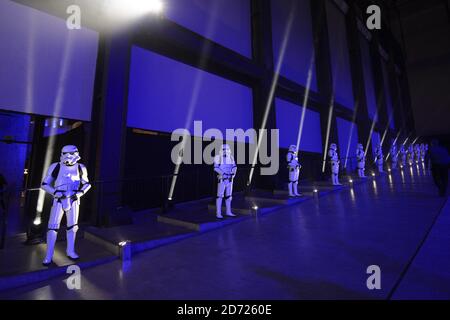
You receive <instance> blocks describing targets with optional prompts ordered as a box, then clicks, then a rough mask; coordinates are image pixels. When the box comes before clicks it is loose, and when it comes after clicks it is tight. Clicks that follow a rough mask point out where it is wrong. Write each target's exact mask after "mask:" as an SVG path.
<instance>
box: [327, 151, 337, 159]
mask: <svg viewBox="0 0 450 320" xmlns="http://www.w3.org/2000/svg"><path fill="white" fill-rule="evenodd" d="M329 155H330V158H331V161H337V160H338V154H337V152H336V151H334V150H330V153H329Z"/></svg>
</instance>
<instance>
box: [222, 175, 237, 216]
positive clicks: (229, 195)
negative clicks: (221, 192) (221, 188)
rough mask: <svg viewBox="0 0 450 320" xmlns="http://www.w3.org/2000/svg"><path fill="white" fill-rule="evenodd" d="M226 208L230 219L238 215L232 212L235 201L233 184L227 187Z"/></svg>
mask: <svg viewBox="0 0 450 320" xmlns="http://www.w3.org/2000/svg"><path fill="white" fill-rule="evenodd" d="M225 194H226V196H225V206H226V215H227V216H229V217H235V216H236V215H235V214H234V213H233V212H232V211H231V200H232V199H233V183H232V182H228V183H227V185H226V187H225Z"/></svg>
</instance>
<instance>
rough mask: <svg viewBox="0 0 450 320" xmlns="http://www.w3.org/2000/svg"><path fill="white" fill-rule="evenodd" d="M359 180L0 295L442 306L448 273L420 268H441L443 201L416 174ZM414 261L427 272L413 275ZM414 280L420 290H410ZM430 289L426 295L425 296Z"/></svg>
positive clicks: (448, 293) (448, 260) (446, 215)
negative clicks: (433, 301) (371, 280)
mask: <svg viewBox="0 0 450 320" xmlns="http://www.w3.org/2000/svg"><path fill="white" fill-rule="evenodd" d="M368 180H369V181H368V182H367V183H363V184H360V185H356V186H354V187H353V188H350V189H343V190H342V191H339V192H336V193H332V194H329V195H327V196H325V197H321V198H316V199H311V200H308V201H306V202H303V203H301V204H298V205H295V206H292V207H289V208H286V209H282V210H279V211H274V212H273V213H270V214H268V215H266V216H262V217H258V218H255V219H251V220H246V221H243V222H240V223H237V224H233V225H230V226H227V227H225V228H222V229H218V230H214V231H211V232H207V233H203V234H200V235H199V236H196V237H192V238H188V239H185V240H182V241H180V242H177V243H174V244H171V245H168V246H165V247H160V248H156V249H154V250H151V251H147V252H143V253H140V254H138V255H136V256H133V260H132V262H131V264H129V265H123V264H122V263H121V262H120V261H114V262H111V263H108V264H105V265H101V266H98V267H94V268H90V269H87V270H85V271H82V278H81V290H68V289H67V286H66V284H65V279H66V278H67V276H65V277H60V278H55V279H53V280H51V281H48V282H42V283H39V284H36V285H32V286H28V287H22V288H18V289H15V290H13V291H7V292H2V293H0V297H2V298H11V299H221V300H222V299H386V298H388V297H393V298H397V299H402V298H427V297H434V298H447V299H448V298H450V288H449V285H450V273H449V272H448V270H449V269H450V268H447V270H446V272H440V271H438V270H437V271H435V270H436V268H433V267H430V266H433V265H441V266H445V265H447V266H448V265H450V255H449V254H448V239H449V237H448V236H446V237H443V236H442V235H443V234H445V230H448V227H447V228H445V225H447V226H450V210H446V209H445V210H441V209H442V208H443V206H444V204H445V202H446V200H447V198H439V197H437V191H436V190H435V188H434V186H433V185H432V182H431V177H430V175H429V173H427V172H425V170H424V169H423V168H422V167H421V166H420V167H418V168H417V167H413V168H412V169H411V170H410V169H409V168H408V169H407V170H405V172H404V174H403V175H402V174H400V172H396V173H394V174H393V175H392V177H389V176H381V177H378V178H377V179H376V180H372V178H370V179H368ZM441 211H442V214H441V216H439V218H438V219H437V221H436V223H434V222H435V219H436V217H438V215H439V213H440V212H441ZM432 227H433V228H432ZM438 227H439V230H440V231H438V232H437V233H436V234H435V233H434V232H433V231H434V229H435V228H438ZM431 228H432V229H431ZM430 229H431V232H430V233H429V231H430ZM443 230H444V231H443ZM439 235H441V236H442V237H441V238H439ZM426 236H428V237H426ZM432 236H433V237H432ZM431 238H433V239H432V240H433V241H431V242H430V241H429V240H430V239H431ZM425 239H427V240H426V241H425ZM440 239H441V240H442V241H444V240H445V241H444V242H445V243H441V242H440ZM428 242H430V243H428ZM422 243H424V245H423V246H422ZM433 248H434V249H433ZM423 250H425V251H426V250H431V251H430V252H431V253H427V252H423ZM437 252H441V253H442V252H444V253H445V254H437ZM419 258H420V259H421V260H420V261H422V262H420V261H419V260H418V259H419ZM416 259H417V262H416V261H415V260H416ZM430 259H435V261H430ZM423 261H427V267H422V269H421V266H423V264H424V262H423ZM370 265H378V266H379V267H380V268H381V289H380V290H368V289H367V286H366V280H367V277H368V276H369V275H368V274H367V273H366V269H367V267H368V266H370ZM444 269H445V268H444ZM414 270H416V272H415V273H410V272H411V271H414ZM417 270H418V271H417ZM435 273H438V274H435ZM418 279H422V281H423V282H422V283H420V284H415V281H418ZM424 279H431V280H429V281H426V280H424ZM439 287H441V288H439ZM393 288H395V290H393ZM409 288H412V291H411V290H409ZM430 290H431V291H432V292H434V293H435V294H434V295H430ZM436 292H437V294H436Z"/></svg>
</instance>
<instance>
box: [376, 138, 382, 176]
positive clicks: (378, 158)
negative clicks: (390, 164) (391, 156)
mask: <svg viewBox="0 0 450 320" xmlns="http://www.w3.org/2000/svg"><path fill="white" fill-rule="evenodd" d="M383 157H384V156H383V148H382V147H381V144H379V145H378V146H377V148H376V149H375V159H376V161H377V166H378V172H379V173H383V172H384V170H383V161H384V159H383Z"/></svg>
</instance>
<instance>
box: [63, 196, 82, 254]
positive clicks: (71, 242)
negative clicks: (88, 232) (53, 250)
mask: <svg viewBox="0 0 450 320" xmlns="http://www.w3.org/2000/svg"><path fill="white" fill-rule="evenodd" d="M78 213H79V205H78V200H77V201H75V202H74V203H73V204H72V207H71V209H70V210H69V211H68V212H67V232H66V237H67V249H66V254H67V257H68V258H69V259H72V260H77V259H79V256H78V254H77V253H76V252H75V238H76V235H77V231H78Z"/></svg>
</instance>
